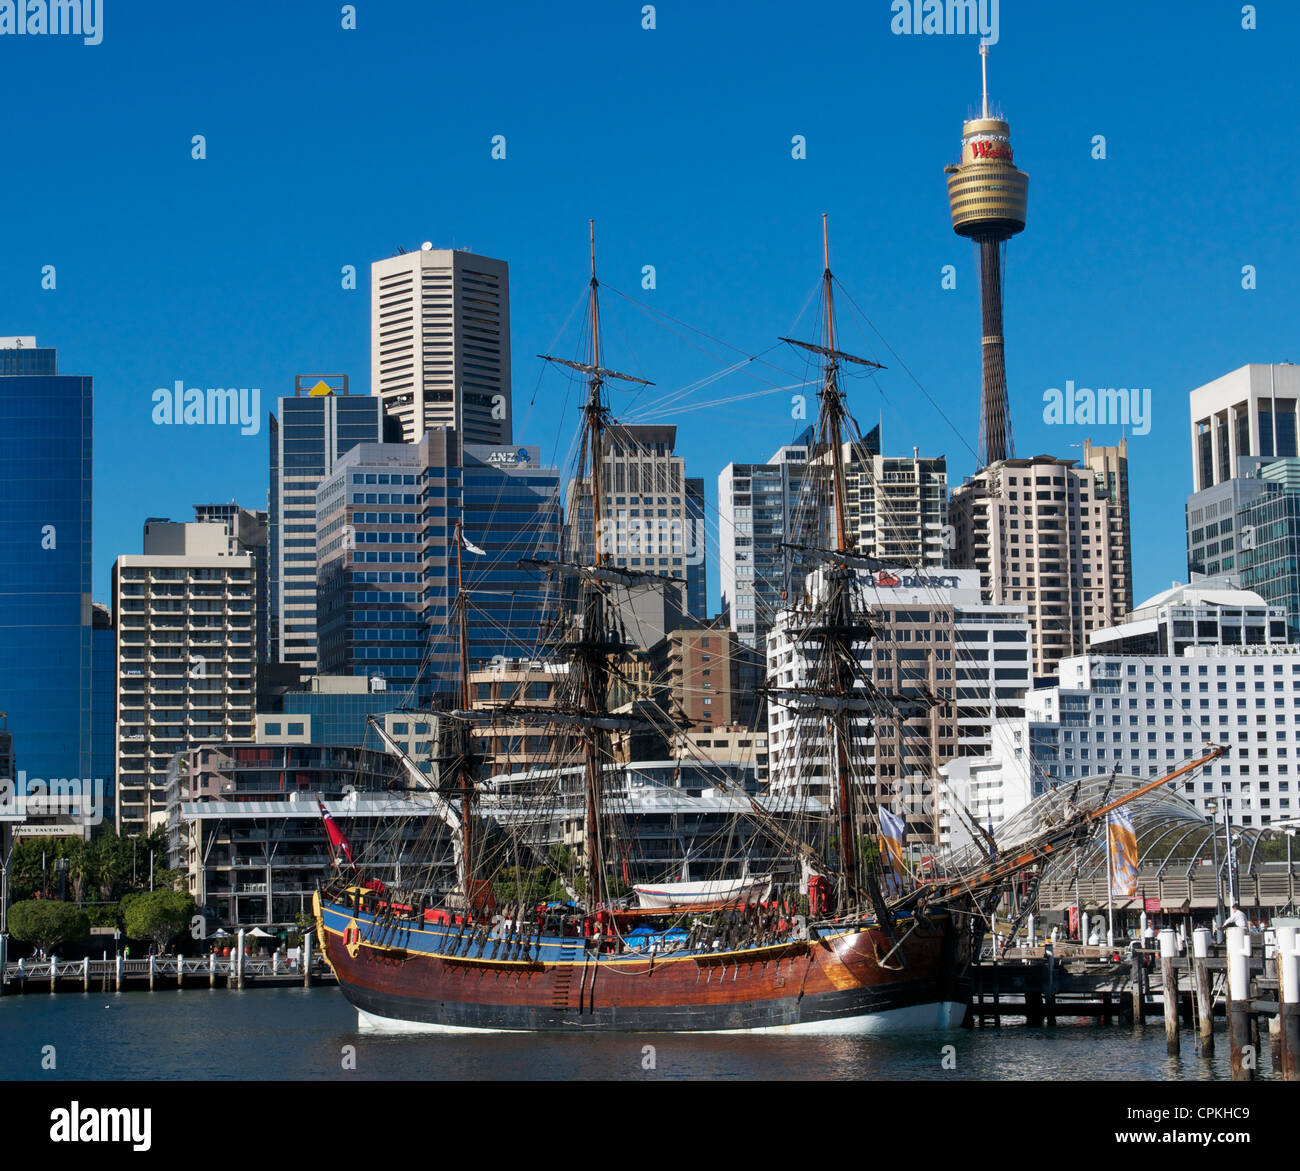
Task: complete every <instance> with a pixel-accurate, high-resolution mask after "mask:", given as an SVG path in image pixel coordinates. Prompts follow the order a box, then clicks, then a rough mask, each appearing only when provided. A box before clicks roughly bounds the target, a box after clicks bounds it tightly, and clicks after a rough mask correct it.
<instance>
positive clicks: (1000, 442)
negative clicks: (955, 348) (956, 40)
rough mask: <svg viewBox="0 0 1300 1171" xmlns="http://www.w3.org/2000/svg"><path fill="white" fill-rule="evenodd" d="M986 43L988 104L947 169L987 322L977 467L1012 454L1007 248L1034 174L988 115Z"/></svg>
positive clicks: (1019, 226) (955, 224)
mask: <svg viewBox="0 0 1300 1171" xmlns="http://www.w3.org/2000/svg"><path fill="white" fill-rule="evenodd" d="M988 53H989V49H988V45H980V56H981V58H982V62H981V64H982V72H983V76H984V96H983V104H982V108H981V112H980V116H979V117H978V118H971V119H970V120H969V121H968V122H967V123H966V124H965V125H964V126H963V127H962V134H961V162H960V163H958V164H957V165H956V166H948V167H945V168H944V173H945V174H946V175H947V176H948V204H949V208H950V209H951V211H952V229H953V231H954V232H956V233H957V235H959V236H965V237H967V238H968V239H970V240H973V241H974V242H975V246H976V257H977V264H978V266H979V274H980V311H981V316H982V318H983V323H984V334H983V341H982V343H981V349H982V352H983V384H982V393H981V397H980V446H979V461H980V466H981V467H985V466H987V465H988V464H991V463H996V462H997V461H998V460H1002V459H1007V458H1009V457H1010V456H1012V455H1013V454H1014V448H1013V445H1012V441H1011V416H1010V413H1009V411H1008V407H1007V368H1006V354H1005V346H1004V342H1003V337H1002V252H1001V250H1002V248H1003V246H1004V245H1005V244H1006V242H1007V241H1008V240H1009V239H1011V237H1012V236H1014V235H1016V234H1017V233H1018V232H1023V231H1024V230H1025V210H1026V206H1027V204H1028V201H1029V176H1028V175H1026V174H1025V173H1024V171H1018V170H1017V169H1016V166H1015V163H1014V162H1013V154H1012V150H1011V127H1010V126H1008V125H1007V123H1006V122H1005V121H1003V120H1002V119H1001V118H995V117H993V116H992V115H991V114H990V112H989V85H988Z"/></svg>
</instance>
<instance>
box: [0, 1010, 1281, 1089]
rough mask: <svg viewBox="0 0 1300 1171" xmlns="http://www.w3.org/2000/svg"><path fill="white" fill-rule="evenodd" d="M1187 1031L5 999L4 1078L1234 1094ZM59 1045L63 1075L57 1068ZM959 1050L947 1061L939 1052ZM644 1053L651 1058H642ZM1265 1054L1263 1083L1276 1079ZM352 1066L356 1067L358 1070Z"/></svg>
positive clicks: (1222, 1052) (0, 1069) (1221, 1057)
mask: <svg viewBox="0 0 1300 1171" xmlns="http://www.w3.org/2000/svg"><path fill="white" fill-rule="evenodd" d="M1217 1041H1218V1045H1217V1050H1216V1054H1215V1056H1214V1057H1213V1058H1212V1059H1208V1060H1207V1059H1203V1058H1201V1057H1199V1056H1197V1054H1196V1052H1195V1046H1194V1038H1193V1036H1192V1033H1191V1032H1190V1031H1185V1032H1184V1036H1183V1053H1182V1056H1181V1057H1179V1058H1170V1057H1168V1056H1166V1054H1165V1039H1164V1030H1163V1028H1162V1027H1160V1026H1159V1025H1151V1024H1149V1025H1148V1026H1147V1027H1146V1028H1145V1029H1133V1028H1128V1027H1123V1026H1115V1025H1101V1024H1098V1023H1096V1022H1095V1021H1084V1020H1079V1021H1069V1020H1064V1021H1062V1022H1061V1023H1060V1024H1058V1025H1057V1026H1056V1027H1055V1028H1029V1027H1027V1026H1024V1025H1017V1024H1015V1023H1009V1024H1005V1025H1004V1026H1003V1027H1002V1028H1000V1029H974V1030H958V1031H955V1032H952V1033H943V1034H935V1033H923V1034H915V1035H909V1036H898V1037H891V1038H884V1039H882V1038H846V1037H768V1036H761V1037H737V1036H692V1037H673V1036H662V1035H650V1034H644V1035H634V1034H626V1035H602V1036H569V1035H565V1036H547V1037H535V1036H520V1035H507V1034H488V1035H483V1036H460V1035H449V1036H443V1037H436V1036H428V1035H423V1036H420V1035H414V1036H397V1037H394V1036H378V1035H375V1034H370V1033H359V1032H358V1031H357V1018H356V1013H355V1011H354V1010H353V1009H352V1008H351V1007H350V1006H349V1005H348V1003H347V1002H346V1001H345V1000H344V998H343V997H342V995H341V994H340V993H339V992H338V991H337V990H336V989H332V988H314V989H303V988H282V989H250V990H246V991H243V992H239V991H233V990H227V989H215V990H209V989H190V990H187V991H183V992H180V991H177V990H175V989H168V990H165V991H157V992H128V993H120V994H114V993H107V994H106V993H91V994H72V995H67V994H63V995H58V996H50V995H48V994H45V995H41V994H37V993H29V994H28V995H26V996H21V997H20V996H6V997H3V998H0V1080H15V1081H46V1080H55V1079H71V1080H82V1081H121V1080H141V1081H153V1080H160V1081H162V1080H165V1081H177V1080H188V1079H193V1080H202V1081H222V1080H241V1081H242V1080H260V1079H265V1080H281V1079H283V1080H325V1079H334V1080H348V1079H364V1080H382V1079H389V1078H392V1079H434V1080H439V1079H443V1080H452V1079H454V1080H458V1081H470V1080H478V1079H529V1080H570V1079H600V1080H629V1081H643V1080H678V1079H713V1080H719V1079H763V1080H778V1081H779V1080H816V1081H834V1080H845V1081H847V1080H851V1079H864V1080H872V1081H881V1080H883V1081H918V1080H919V1081H930V1080H933V1081H946V1080H976V1081H1048V1080H1051V1081H1110V1082H1116V1081H1169V1082H1189V1081H1214V1080H1222V1081H1226V1080H1228V1078H1229V1069H1228V1045H1227V1037H1226V1035H1224V1034H1223V1033H1222V1026H1220V1032H1219V1034H1218V1036H1217ZM48 1046H53V1047H54V1048H53V1052H52V1058H53V1062H54V1068H52V1069H51V1068H43V1064H44V1065H45V1066H48V1065H49V1063H50V1060H51V1053H50V1051H49V1050H48V1049H47V1047H48ZM945 1046H951V1047H952V1048H951V1049H945V1048H944V1047H945ZM647 1047H650V1048H647ZM1268 1061H1269V1054H1268V1049H1267V1044H1265V1051H1264V1061H1263V1062H1262V1066H1263V1068H1261V1070H1260V1071H1259V1074H1258V1076H1259V1077H1260V1078H1261V1079H1262V1080H1267V1079H1272V1078H1275V1077H1276V1076H1277V1075H1275V1074H1273V1072H1272V1070H1271V1068H1270V1067H1269V1066H1268ZM349 1065H351V1066H352V1067H351V1068H349Z"/></svg>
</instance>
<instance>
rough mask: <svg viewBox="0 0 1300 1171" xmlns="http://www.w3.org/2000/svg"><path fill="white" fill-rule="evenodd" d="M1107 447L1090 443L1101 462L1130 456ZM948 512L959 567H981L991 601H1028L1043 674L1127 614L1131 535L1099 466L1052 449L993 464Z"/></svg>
mask: <svg viewBox="0 0 1300 1171" xmlns="http://www.w3.org/2000/svg"><path fill="white" fill-rule="evenodd" d="M1106 451H1107V449H1103V448H1092V449H1091V452H1092V455H1093V458H1094V459H1095V460H1098V461H1103V462H1104V461H1109V462H1110V463H1112V464H1114V465H1115V466H1116V467H1119V466H1122V464H1123V462H1125V461H1124V457H1123V456H1122V454H1120V453H1119V452H1117V451H1112V452H1111V454H1104V453H1105V452H1106ZM949 516H950V520H951V523H952V525H953V529H954V532H955V544H956V548H955V550H954V555H953V564H954V565H955V566H958V567H961V568H973V569H978V570H979V571H980V580H981V583H982V588H983V590H984V596H985V599H986V600H987V601H989V602H992V603H994V604H998V605H1019V604H1023V605H1024V606H1026V607H1027V609H1028V612H1029V623H1030V627H1031V629H1032V630H1033V645H1034V655H1033V673H1034V675H1035V677H1046V676H1048V675H1050V674H1051V673H1052V672H1053V671H1054V669H1055V666H1056V664H1057V663H1058V662H1060V660H1061V659H1062V658H1064V657H1066V656H1067V655H1072V654H1080V653H1082V652H1083V651H1084V650H1086V649H1087V637H1088V633H1089V632H1090V631H1092V630H1096V629H1097V628H1098V627H1102V626H1109V625H1111V624H1112V623H1113V622H1115V621H1116V620H1117V619H1118V618H1119V616H1120V615H1122V614H1124V613H1126V612H1127V610H1128V606H1127V605H1126V604H1125V597H1126V595H1125V591H1126V589H1128V585H1127V583H1126V581H1125V566H1126V564H1128V558H1127V556H1121V553H1122V552H1123V550H1124V548H1125V546H1126V545H1127V541H1125V540H1124V539H1123V538H1122V537H1121V536H1120V535H1119V534H1117V533H1116V527H1117V524H1118V521H1117V519H1116V512H1115V510H1114V509H1113V508H1112V501H1111V499H1110V497H1109V495H1108V494H1107V493H1106V492H1105V491H1104V490H1103V489H1102V488H1101V487H1100V485H1099V483H1098V475H1097V473H1096V472H1095V471H1094V470H1093V468H1092V467H1083V468H1080V467H1077V466H1076V465H1075V462H1074V461H1073V460H1064V459H1056V458H1054V457H1052V456H1046V455H1041V456H1035V457H1034V458H1033V459H1013V460H1002V461H999V462H997V463H993V464H990V465H989V466H988V467H986V468H984V469H983V470H982V471H980V472H979V473H977V474H976V475H974V476H972V477H971V478H970V479H968V480H967V481H966V482H965V483H964V484H962V485H961V486H960V487H958V488H956V489H955V490H954V491H953V494H952V501H951V505H950V511H949ZM1126 531H1127V529H1126Z"/></svg>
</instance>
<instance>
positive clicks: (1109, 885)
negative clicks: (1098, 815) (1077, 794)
mask: <svg viewBox="0 0 1300 1171" xmlns="http://www.w3.org/2000/svg"><path fill="white" fill-rule="evenodd" d="M1113 829H1114V823H1113V822H1112V821H1111V815H1110V814H1109V813H1108V814H1106V946H1107V947H1114V946H1115V902H1114V898H1113V897H1112V894H1111V892H1112V891H1113V890H1114V889H1115V880H1114V878H1113V877H1112V876H1111V860H1110V850H1111V844H1110V841H1111V832H1112V831H1113Z"/></svg>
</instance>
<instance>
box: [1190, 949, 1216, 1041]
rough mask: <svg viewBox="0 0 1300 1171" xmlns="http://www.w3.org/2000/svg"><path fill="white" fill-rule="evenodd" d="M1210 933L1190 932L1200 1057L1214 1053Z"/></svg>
mask: <svg viewBox="0 0 1300 1171" xmlns="http://www.w3.org/2000/svg"><path fill="white" fill-rule="evenodd" d="M1209 955H1210V933H1209V931H1207V930H1206V929H1205V928H1204V927H1198V928H1197V929H1196V930H1195V931H1193V932H1192V968H1193V972H1194V974H1195V987H1196V1007H1197V1011H1198V1015H1199V1017H1200V1028H1199V1031H1198V1040H1199V1042H1200V1044H1199V1046H1198V1048H1199V1051H1200V1054H1201V1056H1202V1057H1210V1056H1212V1055H1213V1053H1214V1000H1213V998H1212V997H1211V996H1210V967H1209V964H1208V962H1207V961H1208V958H1209Z"/></svg>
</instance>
